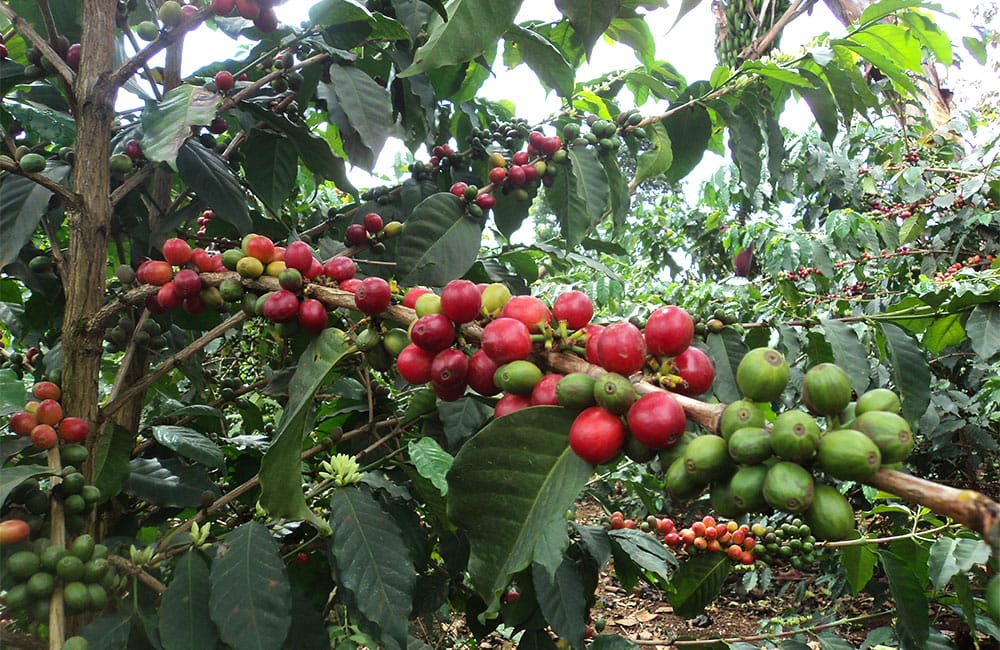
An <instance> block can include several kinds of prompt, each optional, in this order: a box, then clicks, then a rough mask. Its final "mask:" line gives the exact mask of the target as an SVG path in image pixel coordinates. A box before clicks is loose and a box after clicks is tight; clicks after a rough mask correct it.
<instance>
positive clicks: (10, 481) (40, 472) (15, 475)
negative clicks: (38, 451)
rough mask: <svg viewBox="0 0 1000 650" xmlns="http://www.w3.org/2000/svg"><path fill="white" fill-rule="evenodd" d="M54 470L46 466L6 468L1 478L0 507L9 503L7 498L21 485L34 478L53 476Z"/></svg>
mask: <svg viewBox="0 0 1000 650" xmlns="http://www.w3.org/2000/svg"><path fill="white" fill-rule="evenodd" d="M51 473H52V470H50V469H49V468H48V467H45V466H44V465H15V466H13V467H4V468H3V476H2V477H0V507H3V505H4V504H5V503H6V502H7V497H8V496H10V493H11V492H12V491H13V490H14V488H16V487H17V486H18V485H20V484H21V483H24V482H25V481H27V480H28V479H29V478H32V477H34V476H44V475H47V474H51Z"/></svg>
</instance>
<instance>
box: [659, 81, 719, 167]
mask: <svg viewBox="0 0 1000 650" xmlns="http://www.w3.org/2000/svg"><path fill="white" fill-rule="evenodd" d="M698 90H700V86H692V88H689V89H688V90H687V91H686V92H685V93H684V94H683V95H681V96H680V97H678V98H677V100H676V101H675V102H674V104H672V105H671V108H673V107H674V106H675V105H680V104H683V103H684V102H686V101H687V100H689V99H691V96H689V93H692V92H697V91H698ZM692 96H696V95H692ZM663 125H664V126H666V127H667V135H668V136H669V137H670V143H671V147H672V152H673V162H672V163H671V165H670V169H668V170H667V172H666V177H667V180H669V181H670V182H671V183H676V182H677V181H679V180H680V179H682V178H684V177H685V176H687V175H688V174H689V173H690V172H691V170H693V169H694V168H695V167H696V166H697V165H698V163H700V162H701V159H702V157H703V156H704V155H705V150H706V149H707V148H708V143H709V141H710V140H711V139H712V118H711V117H710V116H709V114H708V110H706V108H705V107H704V106H702V105H701V104H694V105H692V106H688V107H686V108H684V109H682V110H679V111H677V112H676V113H674V114H672V115H670V116H668V117H665V118H663Z"/></svg>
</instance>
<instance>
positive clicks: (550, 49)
mask: <svg viewBox="0 0 1000 650" xmlns="http://www.w3.org/2000/svg"><path fill="white" fill-rule="evenodd" d="M504 41H505V43H506V44H507V47H508V48H511V47H513V48H516V49H517V52H518V54H519V55H520V57H521V59H523V60H524V62H525V63H527V64H528V67H530V68H531V69H532V70H534V71H535V74H536V75H538V78H539V79H541V80H542V81H543V82H544V83H545V84H546V85H548V86H549V87H550V88H552V89H554V90H555V91H556V92H557V93H559V95H561V96H562V97H571V96H572V95H573V87H574V84H575V81H574V79H575V73H574V71H573V66H571V65H570V64H569V62H567V61H566V59H565V58H563V55H562V53H561V52H559V50H558V49H556V47H555V46H554V45H553V44H552V43H550V42H549V41H548V40H547V39H546V38H545V37H543V36H542V35H541V34H539V33H538V32H536V31H534V30H531V29H525V28H524V27H521V26H520V25H511V28H510V29H509V30H507V33H506V34H504Z"/></svg>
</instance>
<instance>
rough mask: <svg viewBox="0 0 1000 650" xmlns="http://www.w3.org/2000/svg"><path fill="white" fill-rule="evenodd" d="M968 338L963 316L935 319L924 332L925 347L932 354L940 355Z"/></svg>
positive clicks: (955, 315) (953, 315)
mask: <svg viewBox="0 0 1000 650" xmlns="http://www.w3.org/2000/svg"><path fill="white" fill-rule="evenodd" d="M967 338H969V337H968V335H966V333H965V328H964V327H962V314H948V315H947V316H942V317H940V318H936V319H934V322H932V323H931V324H930V326H929V327H928V328H927V329H926V330H925V331H924V339H923V340H924V347H926V348H927V350H928V351H930V353H931V354H939V353H940V352H941V350H944V349H945V348H947V347H949V346H952V345H958V344H960V343H962V342H963V341H965V340H966V339H967ZM998 340H1000V339H998Z"/></svg>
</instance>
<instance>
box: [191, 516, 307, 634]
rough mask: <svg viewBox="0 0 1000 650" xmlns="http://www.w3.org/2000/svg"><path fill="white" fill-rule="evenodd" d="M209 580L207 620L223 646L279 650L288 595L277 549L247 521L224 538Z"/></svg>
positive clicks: (286, 624) (288, 620) (286, 625)
mask: <svg viewBox="0 0 1000 650" xmlns="http://www.w3.org/2000/svg"><path fill="white" fill-rule="evenodd" d="M209 580H210V584H211V590H210V595H209V614H210V615H211V617H212V620H213V621H214V622H215V625H216V626H217V627H218V630H219V637H220V638H221V639H222V641H223V643H225V644H227V645H229V646H231V647H233V648H246V649H248V650H271V649H273V650H280V649H281V647H282V646H283V644H284V641H285V637H286V636H287V635H288V628H289V626H290V625H291V622H292V613H291V609H292V592H291V586H290V585H289V582H288V574H287V572H286V571H285V565H284V563H283V562H282V560H281V549H280V547H279V546H278V543H277V542H276V541H275V540H274V538H273V537H271V533H270V532H269V531H268V529H267V527H266V526H264V524H261V523H259V522H256V521H251V522H248V523H245V524H243V525H242V526H240V527H239V528H237V529H235V530H234V531H232V532H231V533H229V534H228V535H226V537H225V538H224V540H223V542H222V543H221V544H220V545H219V549H218V552H217V554H216V557H215V560H214V561H213V562H212V570H211V574H210V577H209Z"/></svg>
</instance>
